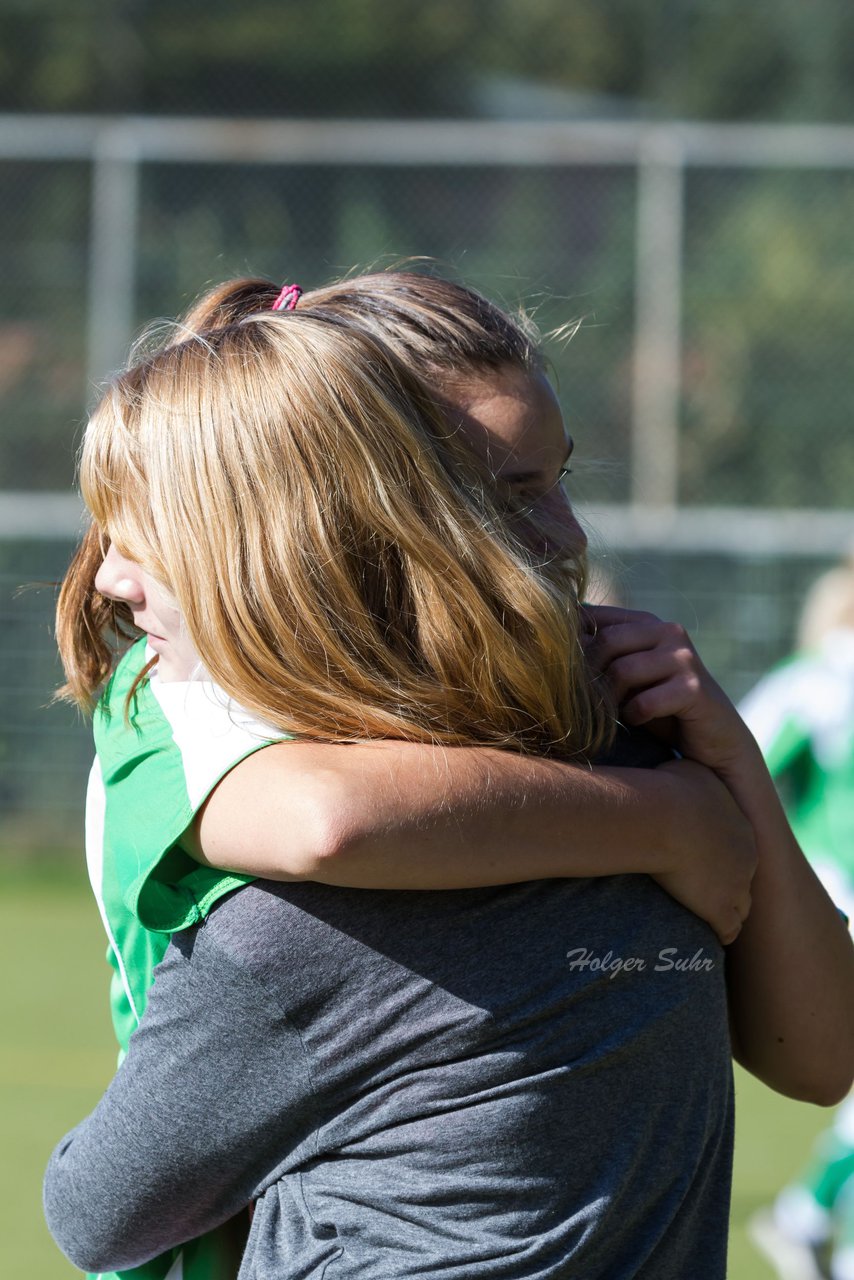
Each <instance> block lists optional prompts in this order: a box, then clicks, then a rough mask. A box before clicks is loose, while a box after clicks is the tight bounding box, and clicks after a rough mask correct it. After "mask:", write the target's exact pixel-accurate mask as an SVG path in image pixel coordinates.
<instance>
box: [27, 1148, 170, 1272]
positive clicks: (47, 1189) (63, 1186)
mask: <svg viewBox="0 0 854 1280" xmlns="http://www.w3.org/2000/svg"><path fill="white" fill-rule="evenodd" d="M71 1136H72V1135H69V1137H68V1138H66V1139H64V1140H63V1142H61V1143H60V1144H59V1146H58V1147H57V1148H56V1151H55V1152H54V1154H53V1155H52V1157H51V1160H50V1163H49V1165H48V1168H47V1171H46V1173H45V1179H44V1187H43V1192H42V1202H43V1206H44V1216H45V1221H46V1222H47V1226H48V1229H49V1231H50V1233H51V1235H52V1236H53V1238H54V1240H55V1241H56V1243H57V1245H58V1246H59V1248H60V1249H61V1250H62V1252H63V1253H64V1254H65V1256H66V1257H67V1258H68V1259H69V1261H70V1262H72V1263H73V1264H74V1266H75V1267H77V1268H78V1269H79V1270H80V1271H88V1272H90V1273H93V1274H95V1275H98V1274H106V1273H109V1272H112V1271H128V1270H131V1269H132V1268H134V1267H138V1266H140V1265H141V1264H142V1263H143V1262H148V1261H149V1259H150V1258H152V1257H154V1256H156V1252H157V1250H155V1251H154V1252H148V1253H145V1254H144V1256H143V1254H142V1253H141V1252H140V1244H139V1233H138V1232H136V1231H135V1230H134V1224H133V1221H132V1215H131V1214H129V1213H128V1212H126V1211H125V1207H124V1206H123V1205H122V1204H121V1203H120V1202H118V1201H117V1200H116V1198H115V1197H114V1196H112V1195H110V1194H109V1193H108V1192H107V1191H106V1189H105V1193H104V1194H100V1195H99V1188H98V1187H97V1185H96V1184H94V1183H93V1182H92V1180H91V1179H88V1178H85V1177H82V1176H81V1175H80V1173H79V1171H77V1170H75V1169H74V1168H69V1167H68V1166H67V1165H66V1162H65V1159H64V1157H66V1153H67V1152H68V1148H69V1146H70V1145H71V1143H70V1138H71ZM144 1248H145V1246H144V1245H143V1249H144Z"/></svg>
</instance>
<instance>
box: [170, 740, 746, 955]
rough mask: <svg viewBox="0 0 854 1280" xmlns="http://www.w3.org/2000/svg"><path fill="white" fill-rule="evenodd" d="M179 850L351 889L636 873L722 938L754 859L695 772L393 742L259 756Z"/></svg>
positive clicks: (722, 796) (285, 748) (731, 928)
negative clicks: (656, 883) (656, 882)
mask: <svg viewBox="0 0 854 1280" xmlns="http://www.w3.org/2000/svg"><path fill="white" fill-rule="evenodd" d="M187 847H188V851H189V852H191V853H192V854H193V856H194V857H196V858H197V859H198V860H200V861H202V862H205V863H207V864H210V865H213V866H217V867H222V868H226V869H228V870H233V871H244V872H250V873H253V874H256V875H263V876H266V877H268V878H271V879H280V880H287V879H309V880H319V881H322V882H325V883H328V884H338V885H349V886H353V887H357V888H384V889H453V888H469V887H476V886H480V885H491V884H510V883H514V882H518V881H524V880H536V879H547V878H551V877H562V876H598V875H617V874H627V873H640V872H645V873H648V874H650V875H654V876H656V877H657V878H658V879H659V880H660V882H661V884H662V886H663V887H664V888H666V890H667V891H668V892H669V893H671V894H672V895H673V896H674V897H676V898H677V899H678V900H679V901H680V902H682V903H683V905H685V906H687V907H689V908H690V909H691V910H693V911H695V912H696V913H697V914H698V915H700V916H702V918H703V919H705V920H707V922H708V923H709V924H710V925H711V926H712V927H713V928H714V929H715V931H716V932H717V933H718V935H719V936H720V937H721V938H722V939H723V940H725V941H730V940H731V939H732V938H733V937H735V935H736V934H737V932H738V929H739V928H740V925H741V920H742V919H743V917H744V915H745V914H746V912H747V909H748V906H749V884H750V877H751V875H752V871H753V865H754V852H753V842H752V832H751V831H750V828H749V825H748V824H747V823H746V822H745V821H744V819H743V818H742V816H741V814H740V812H739V811H738V809H737V806H736V805H735V804H734V803H733V802H732V800H731V798H730V796H729V794H728V792H727V791H726V788H725V787H724V786H722V784H721V783H720V782H719V781H718V780H717V779H716V778H715V777H714V775H713V774H711V772H709V771H707V770H703V769H698V768H697V767H696V766H691V765H684V766H680V765H668V766H666V767H664V768H661V769H657V770H647V769H617V768H613V769H612V768H603V769H594V770H590V769H585V768H580V767H574V766H571V765H567V764H563V763H559V762H556V761H549V760H545V759H542V758H538V757H520V756H518V755H516V754H514V753H511V752H506V751H499V750H494V749H491V748H485V747H483V748H461V747H457V748H439V747H432V746H422V745H420V744H416V743H405V742H397V741H382V742H373V743H365V744H359V745H352V746H333V745H322V744H311V743H285V744H281V745H277V746H271V747H268V748H266V749H265V750H264V751H261V752H258V753H257V754H255V755H253V756H251V757H249V759H247V760H245V761H243V762H242V763H241V764H239V765H238V766H237V767H236V768H235V769H233V770H232V772H231V773H230V774H228V775H227V776H226V777H225V778H224V779H223V781H222V782H221V783H220V784H219V786H218V787H217V788H216V790H215V791H214V792H213V794H212V796H211V797H210V799H209V800H208V802H207V804H206V806H205V807H204V808H203V810H202V811H201V814H200V816H199V818H198V820H197V822H196V824H195V828H194V831H193V832H192V833H191V835H190V840H189V842H188V846H187ZM721 848H723V849H724V850H725V852H724V854H723V855H721Z"/></svg>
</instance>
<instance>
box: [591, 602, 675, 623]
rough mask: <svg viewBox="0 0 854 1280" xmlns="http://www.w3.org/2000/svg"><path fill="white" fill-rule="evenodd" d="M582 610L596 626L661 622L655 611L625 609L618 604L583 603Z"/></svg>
mask: <svg viewBox="0 0 854 1280" xmlns="http://www.w3.org/2000/svg"><path fill="white" fill-rule="evenodd" d="M584 612H585V613H586V614H587V615H588V617H589V618H590V619H591V620H592V621H593V622H594V623H595V625H596V626H597V627H611V626H614V625H615V624H620V623H629V622H661V618H659V617H658V615H657V614H655V613H649V612H648V611H647V610H644V609H626V608H624V607H623V606H622V605H618V604H585V605H584Z"/></svg>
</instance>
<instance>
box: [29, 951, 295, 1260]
mask: <svg viewBox="0 0 854 1280" xmlns="http://www.w3.org/2000/svg"><path fill="white" fill-rule="evenodd" d="M200 942H201V943H202V945H199V944H200ZM194 953H195V954H194ZM312 1105H313V1098H312V1092H311V1083H310V1077H309V1073H308V1071H307V1069H306V1066H305V1060H304V1054H303V1050H302V1045H301V1042H300V1039H299V1035H298V1033H297V1032H296V1031H295V1030H294V1029H293V1027H292V1026H291V1025H290V1023H289V1022H288V1020H287V1018H286V1016H285V1015H284V1014H283V1012H282V1011H281V1009H280V1007H279V1006H278V1005H277V1003H276V1001H275V1000H274V999H273V998H272V997H271V996H270V995H268V994H267V992H266V991H265V990H264V989H263V988H262V987H261V986H260V985H259V984H258V982H256V981H255V980H254V979H253V978H252V977H251V976H250V975H249V974H248V973H246V972H245V971H243V970H242V969H240V968H239V967H238V966H235V965H234V963H233V962H232V961H230V960H229V959H228V957H227V956H225V955H224V954H222V953H221V952H220V951H219V949H218V948H215V947H211V946H209V945H204V942H203V927H200V928H198V929H194V930H189V931H187V933H185V934H181V935H179V936H178V937H177V938H176V940H175V941H173V943H172V944H171V945H170V947H169V950H168V951H167V954H166V956H165V958H164V960H163V961H162V963H161V964H160V965H159V966H158V968H157V970H156V971H155V982H154V987H153V989H152V992H151V998H150V1001H149V1004H148V1007H147V1009H146V1012H145V1016H144V1017H143V1020H142V1022H141V1024H140V1026H139V1028H138V1030H137V1031H136V1032H135V1034H134V1036H133V1038H132V1039H131V1043H130V1049H129V1052H128V1055H127V1058H126V1059H125V1061H124V1063H123V1064H122V1066H121V1068H120V1069H119V1071H118V1073H117V1075H116V1077H115V1079H114V1080H113V1082H112V1083H111V1085H110V1086H109V1088H108V1089H107V1091H106V1093H105V1094H104V1096H103V1098H102V1099H101V1101H100V1102H99V1104H98V1106H97V1107H96V1108H95V1110H94V1111H93V1112H92V1114H91V1115H90V1116H89V1117H88V1118H87V1119H86V1120H84V1121H83V1122H82V1123H81V1124H79V1125H78V1126H77V1127H76V1128H75V1129H73V1130H72V1131H71V1133H69V1134H67V1135H66V1137H64V1138H63V1139H62V1141H61V1142H60V1143H59V1145H58V1146H57V1147H56V1149H55V1151H54V1152H53V1155H52V1156H51V1159H50V1162H49V1164H48V1168H47V1172H46V1175H45V1183H44V1206H45V1216H46V1218H47V1222H48V1226H49V1227H50V1230H51V1232H52V1233H53V1236H54V1239H55V1240H56V1242H57V1244H58V1245H59V1246H60V1248H61V1249H62V1250H63V1252H64V1253H66V1254H67V1256H68V1257H69V1258H70V1259H71V1261H72V1262H73V1263H74V1264H75V1265H76V1266H78V1267H79V1268H80V1269H81V1270H83V1271H92V1272H101V1271H123V1270H127V1269H130V1268H132V1267H136V1266H139V1265H140V1264H141V1263H143V1262H146V1261H148V1260H149V1259H150V1258H153V1257H155V1256H156V1255H158V1254H160V1253H163V1252H164V1251H165V1250H166V1249H168V1248H171V1247H172V1246H175V1245H178V1244H183V1243H185V1242H186V1241H188V1240H190V1239H192V1238H194V1237H195V1236H197V1235H201V1234H203V1233H204V1232H206V1231H208V1230H210V1229H211V1228H213V1227H215V1226H217V1225H219V1224H220V1223H222V1222H225V1221H226V1220H227V1219H228V1218H230V1217H232V1216H233V1215H234V1214H235V1213H237V1212H238V1211H239V1210H240V1209H241V1208H243V1207H244V1206H245V1205H247V1204H248V1203H249V1201H250V1200H252V1199H253V1198H254V1197H255V1196H256V1195H257V1194H258V1191H259V1190H260V1188H261V1186H262V1184H263V1183H264V1180H265V1177H266V1178H268V1180H269V1175H270V1173H271V1171H272V1170H273V1169H274V1168H275V1166H277V1165H278V1164H280V1162H281V1160H282V1158H283V1155H285V1154H286V1153H287V1152H288V1150H289V1149H292V1147H293V1145H294V1144H295V1143H297V1142H298V1141H299V1138H298V1135H299V1134H300V1133H302V1134H305V1132H306V1128H307V1127H308V1128H309V1130H310V1129H311V1127H312V1126H311V1124H310V1116H308V1117H307V1115H306V1111H307V1109H309V1110H310V1109H311V1108H312ZM307 1119H308V1120H309V1124H308V1126H307Z"/></svg>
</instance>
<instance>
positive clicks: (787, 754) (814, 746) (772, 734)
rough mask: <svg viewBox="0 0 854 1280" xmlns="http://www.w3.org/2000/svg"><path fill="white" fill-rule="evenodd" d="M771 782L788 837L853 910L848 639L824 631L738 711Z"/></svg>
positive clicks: (853, 766)
mask: <svg viewBox="0 0 854 1280" xmlns="http://www.w3.org/2000/svg"><path fill="white" fill-rule="evenodd" d="M739 709H740V711H741V714H742V715H743V717H744V719H745V720H746V722H747V724H748V726H749V727H750V729H751V730H752V732H753V734H754V735H755V737H756V740H757V742H758V743H759V746H760V747H761V749H762V753H763V755H764V756H765V759H766V761H767V763H768V768H769V769H770V771H771V773H772V775H773V776H774V778H775V780H777V781H778V783H779V785H780V789H781V793H782V796H783V800H784V803H785V805H786V812H787V815H788V818H789V821H790V823H791V825H792V830H793V831H794V833H795V835H796V836H797V838H798V841H799V843H800V845H801V847H802V848H803V850H804V853H805V854H806V855H807V857H808V858H809V859H810V861H811V862H812V863H813V865H814V866H815V867H816V870H817V871H818V872H819V874H820V875H821V878H822V879H823V880H824V882H825V885H826V887H827V889H828V892H829V893H830V895H831V897H832V898H833V899H834V901H835V902H836V903H837V904H838V905H839V906H840V907H841V908H842V909H843V911H845V912H846V914H848V915H849V916H851V915H852V906H854V633H852V632H851V631H842V630H840V631H831V632H829V633H828V634H827V635H826V636H825V638H824V641H823V643H822V647H821V649H820V650H818V651H817V652H815V653H804V654H798V655H796V656H795V657H794V658H791V659H789V661H787V662H784V663H783V664H782V665H781V666H779V667H777V668H776V669H775V670H774V671H772V672H770V673H769V675H767V676H766V677H765V678H764V680H761V681H760V682H759V684H758V685H757V686H756V688H755V689H754V690H753V691H752V693H750V694H748V696H747V697H746V698H745V700H744V702H743V703H742V704H741V707H740V708H739Z"/></svg>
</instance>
